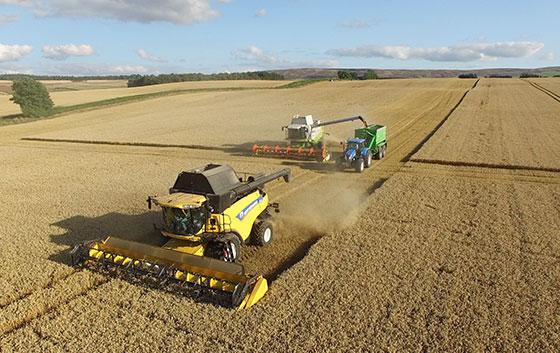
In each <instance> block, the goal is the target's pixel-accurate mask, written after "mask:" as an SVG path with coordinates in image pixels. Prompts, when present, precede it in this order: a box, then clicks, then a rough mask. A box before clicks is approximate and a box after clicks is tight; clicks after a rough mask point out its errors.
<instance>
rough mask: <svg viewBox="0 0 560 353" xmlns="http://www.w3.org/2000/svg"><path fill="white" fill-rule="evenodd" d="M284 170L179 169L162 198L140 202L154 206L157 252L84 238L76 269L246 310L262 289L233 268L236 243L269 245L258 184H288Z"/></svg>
mask: <svg viewBox="0 0 560 353" xmlns="http://www.w3.org/2000/svg"><path fill="white" fill-rule="evenodd" d="M290 175H291V174H290V170H289V169H283V170H280V171H278V172H276V173H272V174H270V175H257V176H251V177H249V178H247V179H246V180H242V179H241V178H239V177H238V176H237V174H236V173H235V172H234V171H233V169H232V168H231V167H229V166H227V165H222V166H220V165H214V164H209V165H206V166H205V167H203V168H200V169H195V170H191V171H188V172H182V173H180V174H179V176H178V177H177V180H176V181H175V184H174V185H173V187H172V188H171V189H170V193H169V195H165V196H150V197H148V208H151V207H152V204H155V205H157V206H159V207H161V210H162V219H161V225H156V228H158V229H160V231H161V234H162V235H163V236H165V237H167V238H170V240H169V241H168V242H167V243H166V244H165V245H163V247H156V246H152V245H147V244H142V243H137V242H132V241H128V240H124V239H119V238H116V237H112V236H110V237H107V238H105V239H102V240H94V241H88V242H85V243H82V244H79V245H77V246H75V247H74V249H73V250H72V252H71V255H72V261H73V263H74V265H76V266H86V267H89V268H96V269H100V270H105V271H109V272H117V273H119V274H128V275H129V277H130V278H132V279H133V280H140V281H143V282H146V281H147V282H148V283H149V284H157V285H159V286H162V287H164V288H166V289H168V290H171V291H173V292H180V293H183V292H185V291H186V292H189V293H192V292H193V291H192V290H193V289H194V290H195V292H197V293H207V294H210V296H211V297H212V298H215V297H217V298H215V299H216V300H217V301H219V302H220V303H224V302H225V303H226V304H227V305H229V306H232V307H236V308H240V309H241V308H249V307H250V306H252V305H254V304H255V303H256V302H257V301H259V300H260V299H261V298H262V297H263V295H264V294H265V293H266V291H267V290H268V283H267V281H266V279H265V278H263V277H262V276H260V275H249V274H247V273H245V269H244V268H243V265H241V264H238V263H235V261H236V260H237V259H238V258H239V254H240V251H241V244H243V243H245V242H249V241H250V242H251V243H253V244H256V245H260V246H265V245H267V244H269V243H270V242H271V241H272V237H273V229H274V228H273V225H274V223H273V219H272V215H271V213H270V212H269V210H270V209H271V208H273V209H275V211H278V204H269V199H268V195H267V194H266V193H265V192H264V191H263V190H262V186H264V185H265V184H266V183H268V182H270V181H272V180H275V179H278V178H284V180H285V181H286V182H288V181H289V179H290Z"/></svg>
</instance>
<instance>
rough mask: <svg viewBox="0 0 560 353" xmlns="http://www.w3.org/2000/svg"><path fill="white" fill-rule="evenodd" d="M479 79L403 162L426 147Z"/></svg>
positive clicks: (476, 82)
mask: <svg viewBox="0 0 560 353" xmlns="http://www.w3.org/2000/svg"><path fill="white" fill-rule="evenodd" d="M478 81H480V79H477V80H476V81H475V82H474V84H473V85H472V86H471V88H469V89H468V90H466V91H465V93H463V96H461V99H459V101H458V102H457V103H456V104H455V105H454V106H453V108H451V110H450V111H449V112H448V113H447V114H446V115H445V116H444V117H443V120H441V121H440V122H439V123H438V124H437V125H436V126H435V127H434V129H433V130H432V131H430V133H429V134H427V135H426V136H425V137H424V138H423V139H422V141H420V143H419V144H417V145H416V147H414V148H413V149H412V151H410V152H409V153H408V154H407V155H406V156H404V158H403V159H401V162H403V163H406V162H408V161H410V160H411V158H412V156H414V155H415V154H416V153H417V152H418V151H420V149H421V148H422V147H424V145H425V144H426V142H428V140H429V139H430V138H432V136H434V134H435V133H436V132H437V131H438V130H439V129H440V128H441V127H442V126H443V124H445V122H446V121H447V120H448V119H449V117H451V115H452V114H453V113H454V112H455V110H457V108H459V106H460V105H461V103H463V101H464V100H465V98H466V97H467V95H468V94H469V92H470V91H472V90H473V89H475V88H476V85H477V84H478Z"/></svg>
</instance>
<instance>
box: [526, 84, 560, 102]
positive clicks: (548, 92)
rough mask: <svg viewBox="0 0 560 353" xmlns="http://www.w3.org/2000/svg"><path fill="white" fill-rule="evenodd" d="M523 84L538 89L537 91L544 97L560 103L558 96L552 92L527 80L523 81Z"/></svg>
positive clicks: (559, 96)
mask: <svg viewBox="0 0 560 353" xmlns="http://www.w3.org/2000/svg"><path fill="white" fill-rule="evenodd" d="M524 81H525V82H528V83H529V84H530V85H531V86H533V87H535V88H536V89H538V90H539V91H541V92H543V93H545V94H546V95H548V96H549V97H551V98H552V99H554V100H555V101H557V102H558V103H560V95H558V94H556V93H554V92H552V91H551V90H549V89H547V88H544V87H543V86H541V85H539V84H538V83H535V82H533V81H529V80H524Z"/></svg>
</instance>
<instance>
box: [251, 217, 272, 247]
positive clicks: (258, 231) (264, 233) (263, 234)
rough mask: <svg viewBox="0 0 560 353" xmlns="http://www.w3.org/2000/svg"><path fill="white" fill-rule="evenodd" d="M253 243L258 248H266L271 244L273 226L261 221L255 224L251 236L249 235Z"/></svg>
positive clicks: (269, 222)
mask: <svg viewBox="0 0 560 353" xmlns="http://www.w3.org/2000/svg"><path fill="white" fill-rule="evenodd" d="M251 236H252V240H253V243H255V244H256V245H259V246H266V245H268V244H270V243H271V242H272V239H273V236H274V226H273V224H272V222H271V221H269V220H263V221H261V222H259V223H256V224H255V227H254V229H253V234H251Z"/></svg>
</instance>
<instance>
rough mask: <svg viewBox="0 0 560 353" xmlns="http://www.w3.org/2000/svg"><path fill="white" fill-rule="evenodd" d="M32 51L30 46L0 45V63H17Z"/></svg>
mask: <svg viewBox="0 0 560 353" xmlns="http://www.w3.org/2000/svg"><path fill="white" fill-rule="evenodd" d="M31 51H33V47H32V46H31V45H18V44H15V45H6V44H0V62H7V61H17V60H19V59H21V58H23V57H24V56H26V55H27V54H29V53H31Z"/></svg>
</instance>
